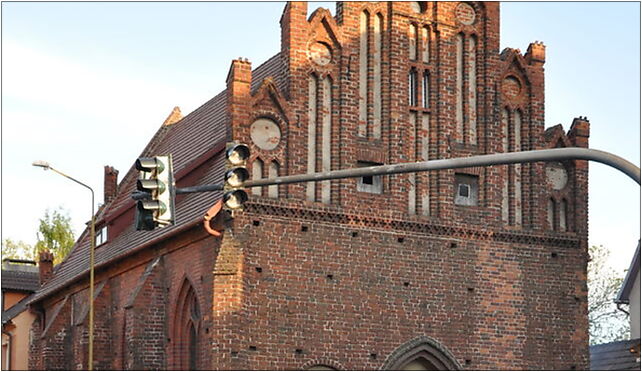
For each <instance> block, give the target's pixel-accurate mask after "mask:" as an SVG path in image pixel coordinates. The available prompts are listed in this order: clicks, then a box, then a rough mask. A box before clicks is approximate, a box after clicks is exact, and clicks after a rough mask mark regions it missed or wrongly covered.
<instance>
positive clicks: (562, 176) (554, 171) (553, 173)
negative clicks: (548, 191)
mask: <svg viewBox="0 0 642 372" xmlns="http://www.w3.org/2000/svg"><path fill="white" fill-rule="evenodd" d="M546 180H547V181H548V183H549V184H550V185H551V186H552V187H553V190H561V189H563V188H564V187H565V186H566V183H567V182H568V174H567V172H566V168H564V165H563V164H562V163H560V162H552V163H547V164H546Z"/></svg>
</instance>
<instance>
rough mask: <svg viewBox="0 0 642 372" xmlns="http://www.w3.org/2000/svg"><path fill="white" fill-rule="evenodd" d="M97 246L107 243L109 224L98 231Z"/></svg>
mask: <svg viewBox="0 0 642 372" xmlns="http://www.w3.org/2000/svg"><path fill="white" fill-rule="evenodd" d="M95 242H96V247H98V246H99V245H101V244H104V243H107V226H103V227H102V228H101V229H98V230H97V231H96V239H95Z"/></svg>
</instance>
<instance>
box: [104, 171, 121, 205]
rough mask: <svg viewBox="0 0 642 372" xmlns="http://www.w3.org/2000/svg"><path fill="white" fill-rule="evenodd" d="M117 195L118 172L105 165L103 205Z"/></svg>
mask: <svg viewBox="0 0 642 372" xmlns="http://www.w3.org/2000/svg"><path fill="white" fill-rule="evenodd" d="M117 193H118V171H117V170H116V169H114V167H112V166H109V165H105V185H104V194H105V195H104V203H105V204H107V203H109V202H110V201H112V200H113V199H114V198H115V197H116V194H117Z"/></svg>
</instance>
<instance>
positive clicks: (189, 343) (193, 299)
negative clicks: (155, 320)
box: [172, 279, 202, 371]
mask: <svg viewBox="0 0 642 372" xmlns="http://www.w3.org/2000/svg"><path fill="white" fill-rule="evenodd" d="M201 318H202V316H201V309H200V306H199V303H198V297H197V296H196V291H195V290H194V287H193V286H192V285H191V283H190V282H189V281H188V280H187V279H185V280H184V281H183V285H182V286H181V289H180V291H179V293H178V297H177V301H176V311H175V316H174V325H173V337H172V345H173V356H174V366H175V368H173V369H179V370H192V371H193V370H196V369H198V368H199V365H200V363H199V329H200V326H201Z"/></svg>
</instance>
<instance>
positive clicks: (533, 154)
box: [243, 147, 640, 187]
mask: <svg viewBox="0 0 642 372" xmlns="http://www.w3.org/2000/svg"><path fill="white" fill-rule="evenodd" d="M560 160H592V161H597V162H599V163H603V164H606V165H609V166H611V167H613V168H616V169H618V170H620V171H622V172H623V173H625V174H626V175H627V176H629V177H631V178H632V179H633V180H634V181H635V182H637V183H638V184H640V168H638V167H636V166H635V165H634V164H632V163H630V162H628V161H627V160H625V159H623V158H621V157H619V156H617V155H613V154H611V153H608V152H604V151H599V150H592V149H584V148H578V147H571V148H563V149H548V150H532V151H520V152H508V153H501V154H491V155H477V156H470V157H467V158H453V159H440V160H429V161H422V162H416V163H401V164H392V165H378V166H373V167H364V168H352V169H343V170H336V171H330V172H319V173H310V174H300V175H294V176H283V177H275V178H267V179H259V180H251V181H246V182H245V183H244V184H243V187H255V186H268V185H283V184H287V183H298V182H310V181H324V180H331V179H337V178H353V177H364V176H377V175H385V174H399V173H411V172H425V171H431V170H440V169H457V168H468V167H481V166H489V165H502V164H515V163H533V162H538V161H560Z"/></svg>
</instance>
